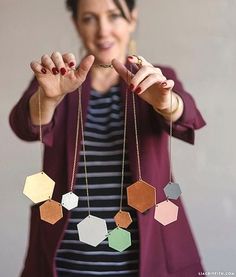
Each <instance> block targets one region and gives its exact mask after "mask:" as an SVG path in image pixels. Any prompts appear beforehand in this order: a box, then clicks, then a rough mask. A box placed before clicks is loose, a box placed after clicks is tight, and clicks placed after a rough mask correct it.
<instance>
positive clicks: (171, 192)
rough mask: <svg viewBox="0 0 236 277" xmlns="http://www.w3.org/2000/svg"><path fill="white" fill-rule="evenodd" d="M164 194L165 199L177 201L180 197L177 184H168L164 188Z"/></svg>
mask: <svg viewBox="0 0 236 277" xmlns="http://www.w3.org/2000/svg"><path fill="white" fill-rule="evenodd" d="M164 192H165V195H166V197H167V198H169V199H174V200H176V199H178V198H179V197H180V195H181V189H180V186H179V184H177V183H172V182H169V183H168V184H167V185H166V186H165V187H164Z"/></svg>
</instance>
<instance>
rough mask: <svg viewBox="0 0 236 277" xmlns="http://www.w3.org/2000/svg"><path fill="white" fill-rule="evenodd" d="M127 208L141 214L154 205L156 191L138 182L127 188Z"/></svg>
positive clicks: (142, 182) (141, 181)
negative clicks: (129, 207) (131, 208)
mask: <svg viewBox="0 0 236 277" xmlns="http://www.w3.org/2000/svg"><path fill="white" fill-rule="evenodd" d="M127 198H128V204H129V206H131V207H133V208H134V209H136V210H138V211H139V212H141V213H143V212H145V211H147V210H148V209H150V208H151V207H153V206H154V205H155V204H156V189H155V188H154V187H153V186H151V185H149V184H148V183H146V182H144V181H143V180H139V181H137V182H135V183H134V184H132V185H130V186H129V187H128V188H127Z"/></svg>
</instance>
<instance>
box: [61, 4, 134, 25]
mask: <svg viewBox="0 0 236 277" xmlns="http://www.w3.org/2000/svg"><path fill="white" fill-rule="evenodd" d="M113 1H114V3H115V5H116V6H117V8H118V9H119V10H120V12H121V14H122V16H123V17H124V18H125V19H126V20H129V19H128V18H127V16H126V15H125V12H124V10H123V8H122V5H121V4H120V1H119V0H113ZM125 2H126V5H127V7H128V9H129V11H130V12H132V10H133V9H134V7H135V4H136V0H125ZM78 3H79V0H66V7H67V9H68V10H69V11H71V12H72V16H73V17H74V18H77V12H78Z"/></svg>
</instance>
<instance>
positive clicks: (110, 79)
mask: <svg viewBox="0 0 236 277" xmlns="http://www.w3.org/2000/svg"><path fill="white" fill-rule="evenodd" d="M118 82H119V75H118V74H117V72H116V71H115V70H114V69H113V68H103V67H99V66H97V67H94V68H93V69H92V71H91V84H92V88H93V89H95V90H97V91H98V92H100V93H101V94H103V93H106V92H107V91H108V90H109V89H110V88H111V87H112V86H114V85H116V84H117V83H118Z"/></svg>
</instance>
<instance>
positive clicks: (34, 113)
mask: <svg viewBox="0 0 236 277" xmlns="http://www.w3.org/2000/svg"><path fill="white" fill-rule="evenodd" d="M39 94H40V108H41V117H42V118H41V123H42V125H45V124H48V123H49V122H50V121H51V120H52V117H53V114H54V112H55V109H56V107H57V106H58V104H59V103H60V102H61V100H62V99H63V98H64V97H61V99H53V98H50V97H47V96H45V93H44V92H43V90H42V89H41V87H38V89H37V91H36V92H35V93H34V94H33V95H32V96H31V98H30V100H29V108H30V117H31V122H32V123H33V124H34V125H39Z"/></svg>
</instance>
